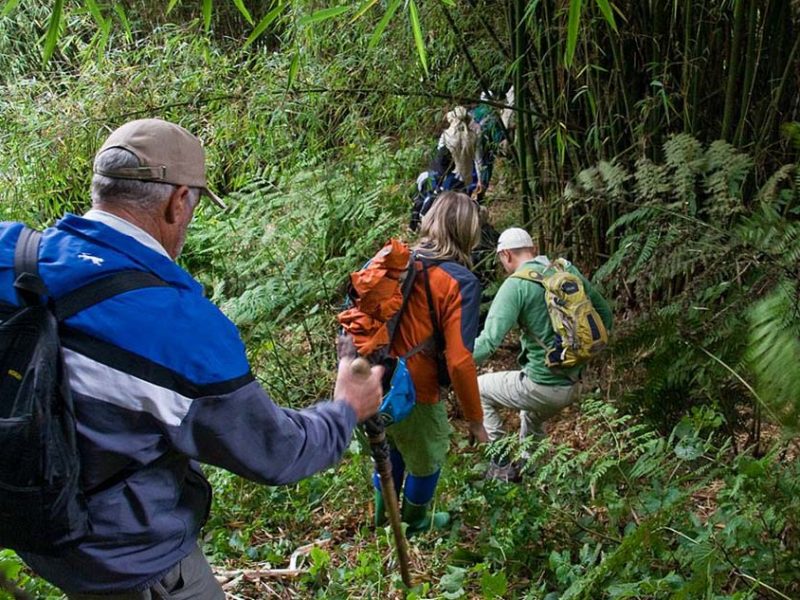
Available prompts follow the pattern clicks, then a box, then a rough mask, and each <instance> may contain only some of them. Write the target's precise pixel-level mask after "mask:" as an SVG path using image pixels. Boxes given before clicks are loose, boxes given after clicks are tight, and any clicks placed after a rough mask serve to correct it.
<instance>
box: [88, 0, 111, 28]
mask: <svg viewBox="0 0 800 600" xmlns="http://www.w3.org/2000/svg"><path fill="white" fill-rule="evenodd" d="M84 4H86V8H88V9H89V12H90V13H91V15H92V17H93V18H94V20H95V22H96V23H97V25H98V26H99V27H100V29H103V27H105V23H106V19H105V17H104V16H103V12H102V11H101V10H100V7H99V6H98V5H97V2H95V0H84Z"/></svg>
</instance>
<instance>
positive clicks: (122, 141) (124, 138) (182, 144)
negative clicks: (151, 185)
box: [94, 119, 225, 208]
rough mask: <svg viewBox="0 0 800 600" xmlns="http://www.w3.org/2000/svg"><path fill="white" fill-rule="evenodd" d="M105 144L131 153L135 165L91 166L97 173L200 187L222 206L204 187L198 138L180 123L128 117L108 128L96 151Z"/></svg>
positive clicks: (203, 158)
mask: <svg viewBox="0 0 800 600" xmlns="http://www.w3.org/2000/svg"><path fill="white" fill-rule="evenodd" d="M109 148H124V149H125V150H127V151H128V152H131V153H133V154H134V155H135V156H136V158H138V159H139V166H138V167H130V168H119V169H110V170H106V169H98V168H97V166H95V167H94V172H95V173H96V174H97V175H104V176H106V177H116V178H117V179H136V180H139V181H156V182H160V183H171V184H173V185H187V186H189V187H195V188H200V190H201V193H202V195H204V196H208V197H209V198H210V199H211V201H212V202H213V203H214V204H216V205H217V206H219V207H220V208H225V203H224V202H223V201H222V200H220V198H219V196H217V195H216V194H215V193H214V192H212V191H211V190H210V189H208V187H206V156H205V152H204V151H203V146H202V145H201V144H200V140H198V139H197V138H196V137H195V136H193V135H192V134H191V133H189V132H188V131H186V129H184V128H183V127H181V126H180V125H176V124H175V123H170V122H168V121H162V120H161V119H138V120H136V121H130V122H128V123H125V125H123V126H122V127H119V128H117V129H115V130H114V131H112V132H111V135H109V136H108V139H106V141H105V142H104V143H103V146H102V147H101V148H100V150H99V151H98V152H97V155H98V156H99V155H100V154H101V153H102V152H104V151H105V150H108V149H109Z"/></svg>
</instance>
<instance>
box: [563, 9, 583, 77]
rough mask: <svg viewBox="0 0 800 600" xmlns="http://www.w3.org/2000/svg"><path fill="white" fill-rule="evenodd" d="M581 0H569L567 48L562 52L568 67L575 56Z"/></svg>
mask: <svg viewBox="0 0 800 600" xmlns="http://www.w3.org/2000/svg"><path fill="white" fill-rule="evenodd" d="M582 10H583V0H569V16H568V17H567V50H566V52H565V53H564V63H565V64H566V65H567V66H568V67H570V66H572V60H573V58H575V48H576V46H577V45H578V27H579V26H580V23H581V11H582Z"/></svg>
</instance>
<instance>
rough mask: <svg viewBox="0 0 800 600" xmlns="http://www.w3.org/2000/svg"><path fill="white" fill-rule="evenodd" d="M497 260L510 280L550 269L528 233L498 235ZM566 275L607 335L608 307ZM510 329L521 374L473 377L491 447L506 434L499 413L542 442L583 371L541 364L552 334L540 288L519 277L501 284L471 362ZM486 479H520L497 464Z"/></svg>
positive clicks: (522, 434) (484, 354)
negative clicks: (509, 414) (508, 413)
mask: <svg viewBox="0 0 800 600" xmlns="http://www.w3.org/2000/svg"><path fill="white" fill-rule="evenodd" d="M497 258H498V260H499V261H500V263H501V264H502V265H503V268H504V269H505V271H506V272H507V273H509V274H512V273H515V272H517V271H520V270H522V269H531V268H532V269H533V270H535V271H539V272H542V273H543V272H545V271H547V269H548V266H549V265H550V260H549V259H548V257H546V256H539V255H537V252H536V249H535V248H534V244H533V240H532V239H531V236H530V235H529V234H528V232H527V231H525V230H524V229H520V228H518V227H514V228H511V229H506V230H505V231H504V232H503V233H502V234H501V235H500V238H499V240H498V243H497ZM566 271H567V272H569V273H572V274H574V275H576V276H578V277H580V278H581V280H582V281H583V285H584V289H585V291H586V294H587V296H588V297H589V298H590V299H591V301H592V304H593V305H594V308H595V310H596V311H597V314H598V315H599V316H600V319H601V320H602V321H603V324H604V325H605V327H606V330H609V331H610V330H611V325H612V313H611V308H610V307H609V305H608V302H606V300H605V299H604V298H603V297H602V296H601V295H600V294H599V293H598V292H597V291H596V290H595V289H594V288H593V287H592V284H591V283H590V282H589V280H588V279H586V278H585V277H584V276H583V275H582V274H581V273H580V272H579V271H578V269H576V268H575V267H574V266H573V265H571V264H568V265H567V268H566ZM515 325H516V326H518V327H519V329H520V341H521V344H522V352H521V353H520V356H519V363H520V366H521V367H522V370H520V371H499V372H496V373H485V374H483V375H481V376H480V377H478V386H479V387H480V394H481V404H482V405H483V424H484V427H485V428H486V431H487V433H488V434H489V440H490V441H495V440H498V439H500V438H501V437H503V435H504V434H505V431H504V429H503V419H502V417H501V416H500V414H499V413H498V409H499V408H503V407H505V408H512V409H515V410H518V411H520V432H519V434H520V438H524V437H526V436H536V437H544V430H543V428H542V424H543V423H544V422H545V421H546V420H547V419H549V418H550V417H552V416H554V415H555V414H556V413H558V412H559V411H560V410H561V409H563V408H564V407H566V406H568V405H570V404H571V403H572V402H573V401H574V400H575V399H576V396H577V384H576V382H577V380H578V377H579V376H580V373H581V370H582V368H583V366H582V365H580V366H576V367H572V368H569V369H555V368H550V367H548V366H547V365H546V364H545V357H546V348H547V347H550V346H551V345H552V344H553V340H554V336H555V333H554V331H553V326H552V325H551V322H550V316H549V314H548V311H547V306H546V304H545V293H544V287H543V286H542V285H540V284H538V283H535V282H532V281H529V280H526V279H522V278H519V277H508V278H507V279H506V280H505V281H504V282H503V285H502V286H500V289H499V290H498V292H497V295H496V296H495V299H494V301H493V302H492V306H491V307H490V308H489V314H488V316H487V317H486V324H485V325H484V328H483V331H482V332H481V334H480V336H479V337H478V339H477V340H476V341H475V350H474V353H473V354H474V358H475V362H476V363H477V364H480V363H483V362H485V361H486V359H488V358H489V357H490V356H491V355H492V354H493V353H494V352H495V350H497V348H498V346H500V343H501V342H502V341H503V338H504V337H505V336H506V334H507V333H508V332H509V331H510V330H511V328H512V327H514V326H515ZM486 476H487V478H491V479H500V480H503V481H516V480H518V479H519V476H520V473H519V470H518V468H517V467H516V465H514V464H513V463H511V462H509V461H508V459H505V458H501V459H494V460H493V461H492V464H491V465H490V467H489V470H488V471H487V473H486Z"/></svg>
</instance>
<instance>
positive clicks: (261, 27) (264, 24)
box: [242, 2, 284, 48]
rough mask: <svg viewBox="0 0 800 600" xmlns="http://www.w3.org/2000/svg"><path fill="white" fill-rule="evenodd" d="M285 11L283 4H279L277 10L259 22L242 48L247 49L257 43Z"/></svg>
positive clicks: (273, 10)
mask: <svg viewBox="0 0 800 600" xmlns="http://www.w3.org/2000/svg"><path fill="white" fill-rule="evenodd" d="M283 10H284V6H283V2H279V3H278V4H277V6H275V8H273V9H272V10H271V11H269V12H268V13H267V14H266V15H264V18H263V19H261V20H260V21H259V22H258V25H256V26H255V29H253V32H252V33H251V34H250V35H249V36H247V40H245V42H244V46H242V48H247V47H248V46H249V45H250V44H252V43H253V42H255V41H256V40H257V39H258V38H259V37H260V36H261V34H263V33H264V32H265V31H266V30H267V28H268V27H269V26H270V25H272V23H273V22H275V19H277V18H278V17H279V16H280V15H281V13H282V12H283Z"/></svg>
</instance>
